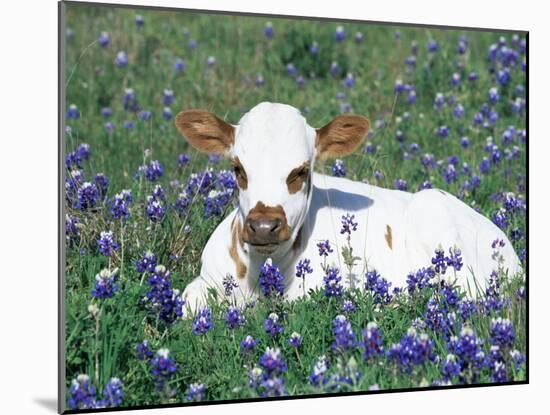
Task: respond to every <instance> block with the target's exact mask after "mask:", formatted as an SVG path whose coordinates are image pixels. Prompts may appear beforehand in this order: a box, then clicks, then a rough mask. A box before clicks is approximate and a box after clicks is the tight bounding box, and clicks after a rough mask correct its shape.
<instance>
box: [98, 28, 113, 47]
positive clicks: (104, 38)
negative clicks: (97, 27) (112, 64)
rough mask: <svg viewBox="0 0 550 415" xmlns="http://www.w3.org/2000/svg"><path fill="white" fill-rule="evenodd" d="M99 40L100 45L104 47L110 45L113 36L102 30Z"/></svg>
mask: <svg viewBox="0 0 550 415" xmlns="http://www.w3.org/2000/svg"><path fill="white" fill-rule="evenodd" d="M97 41H98V43H99V46H101V47H102V48H106V47H107V46H109V43H111V37H110V36H109V33H107V32H101V33H100V35H99V38H98V39H97Z"/></svg>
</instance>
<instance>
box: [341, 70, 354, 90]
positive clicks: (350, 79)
mask: <svg viewBox="0 0 550 415" xmlns="http://www.w3.org/2000/svg"><path fill="white" fill-rule="evenodd" d="M342 82H343V84H344V86H346V87H347V88H353V87H354V86H355V77H354V76H353V74H352V73H351V72H348V74H347V75H346V77H345V78H344V80H343V81H342Z"/></svg>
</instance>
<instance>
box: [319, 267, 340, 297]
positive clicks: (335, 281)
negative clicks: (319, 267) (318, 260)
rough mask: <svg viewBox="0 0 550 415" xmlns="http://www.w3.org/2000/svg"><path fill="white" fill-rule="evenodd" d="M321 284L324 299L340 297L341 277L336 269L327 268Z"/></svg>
mask: <svg viewBox="0 0 550 415" xmlns="http://www.w3.org/2000/svg"><path fill="white" fill-rule="evenodd" d="M323 282H324V288H325V296H326V297H340V296H341V295H342V290H343V287H342V276H341V275H340V271H339V270H338V268H333V267H328V268H327V270H326V274H325V276H324V277H323Z"/></svg>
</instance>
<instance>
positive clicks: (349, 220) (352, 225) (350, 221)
mask: <svg viewBox="0 0 550 415" xmlns="http://www.w3.org/2000/svg"><path fill="white" fill-rule="evenodd" d="M340 220H341V222H342V229H340V234H342V235H343V234H346V233H347V234H348V235H351V232H353V231H356V230H357V225H358V224H357V222H355V215H350V214H349V213H346V214H345V215H343V216H342V218H341V219H340Z"/></svg>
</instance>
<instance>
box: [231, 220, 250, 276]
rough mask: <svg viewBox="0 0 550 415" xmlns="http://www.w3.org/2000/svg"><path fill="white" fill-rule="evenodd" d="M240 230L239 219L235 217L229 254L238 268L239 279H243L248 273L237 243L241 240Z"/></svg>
mask: <svg viewBox="0 0 550 415" xmlns="http://www.w3.org/2000/svg"><path fill="white" fill-rule="evenodd" d="M240 233H241V232H239V223H238V221H237V218H236V217H235V219H233V223H232V224H231V247H230V248H229V256H230V257H231V259H232V260H233V262H234V263H235V268H236V269H237V277H238V278H239V279H243V278H244V277H245V275H246V265H245V264H244V262H243V261H242V260H241V258H240V257H239V253H238V251H237V244H238V243H239V242H240V241H241V238H240Z"/></svg>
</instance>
